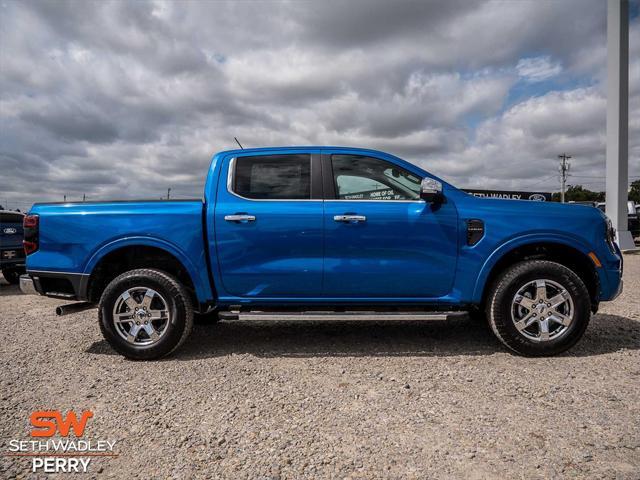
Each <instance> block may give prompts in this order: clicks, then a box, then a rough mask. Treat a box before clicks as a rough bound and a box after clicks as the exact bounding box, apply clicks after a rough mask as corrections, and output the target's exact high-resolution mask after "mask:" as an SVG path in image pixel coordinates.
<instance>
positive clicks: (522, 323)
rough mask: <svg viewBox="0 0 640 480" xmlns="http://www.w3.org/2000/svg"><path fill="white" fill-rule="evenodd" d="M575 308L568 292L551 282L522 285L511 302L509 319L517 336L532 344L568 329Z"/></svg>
mask: <svg viewBox="0 0 640 480" xmlns="http://www.w3.org/2000/svg"><path fill="white" fill-rule="evenodd" d="M574 315H575V309H574V306H573V300H572V299H571V295H570V294H569V292H568V291H567V290H566V289H565V288H564V287H563V286H562V285H560V284H559V283H557V282H554V281H553V280H547V279H539V280H533V281H531V282H528V283H526V284H525V285H523V286H522V287H521V288H520V289H519V290H518V292H517V293H516V294H515V296H514V297H513V301H512V302H511V319H512V320H513V324H514V325H515V327H516V328H517V329H518V331H519V332H520V334H522V335H523V336H524V337H526V338H528V339H529V340H533V341H534V342H546V341H549V340H555V339H557V338H559V337H561V336H562V335H564V334H565V332H566V331H567V330H568V328H569V326H570V325H571V323H572V322H573V316H574Z"/></svg>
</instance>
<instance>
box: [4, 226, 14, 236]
mask: <svg viewBox="0 0 640 480" xmlns="http://www.w3.org/2000/svg"><path fill="white" fill-rule="evenodd" d="M17 231H18V230H17V229H15V228H5V229H4V230H3V232H4V233H6V234H7V235H13V234H14V233H16V232H17Z"/></svg>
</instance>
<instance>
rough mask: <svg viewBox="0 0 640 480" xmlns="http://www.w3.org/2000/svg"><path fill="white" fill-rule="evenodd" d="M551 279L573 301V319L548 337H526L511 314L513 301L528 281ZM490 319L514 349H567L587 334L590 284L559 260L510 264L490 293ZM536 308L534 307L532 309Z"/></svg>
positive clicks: (535, 353)
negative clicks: (540, 339)
mask: <svg viewBox="0 0 640 480" xmlns="http://www.w3.org/2000/svg"><path fill="white" fill-rule="evenodd" d="M538 279H548V280H551V281H553V282H556V283H557V284H559V285H560V286H562V287H563V288H564V289H565V290H566V291H567V293H568V294H569V295H570V296H571V301H572V302H573V308H574V313H573V320H572V322H571V323H570V324H569V325H568V327H567V328H566V330H565V331H564V332H563V333H562V334H561V335H558V337H557V338H551V339H549V340H547V341H535V340H532V339H529V338H527V336H525V335H524V334H522V333H521V332H520V331H519V330H518V329H517V328H516V325H515V323H514V320H513V318H512V306H513V305H512V302H513V299H514V297H515V295H516V293H518V290H519V289H520V288H521V287H522V286H523V285H525V284H527V283H528V282H532V281H534V280H538ZM488 305H489V311H488V315H487V317H488V320H489V325H490V326H491V329H492V330H493V333H494V334H495V335H496V337H498V339H499V340H500V341H501V342H502V343H503V344H504V345H506V346H507V347H508V348H510V349H511V350H513V351H514V352H516V353H518V354H520V355H524V356H530V357H539V356H550V355H556V354H558V353H561V352H564V351H565V350H568V349H569V348H571V347H572V346H573V345H575V344H576V343H577V342H578V340H580V338H582V335H583V334H584V332H585V330H586V329H587V326H588V325H589V320H590V317H591V300H590V297H589V292H588V290H587V287H586V286H585V285H584V283H583V281H582V280H581V279H580V277H578V276H577V275H576V274H575V273H574V272H573V271H571V270H569V269H568V268H567V267H565V266H563V265H560V264H559V263H555V262H550V261H546V260H531V261H525V262H521V263H518V264H516V265H513V266H512V267H510V268H508V269H507V270H506V271H505V272H504V273H503V274H501V275H500V277H499V278H498V279H497V280H496V281H495V282H494V283H493V285H492V288H491V290H490V292H489V296H488ZM532 311H533V310H532Z"/></svg>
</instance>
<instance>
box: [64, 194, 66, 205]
mask: <svg viewBox="0 0 640 480" xmlns="http://www.w3.org/2000/svg"><path fill="white" fill-rule="evenodd" d="M64 203H67V196H66V195H65V196H64Z"/></svg>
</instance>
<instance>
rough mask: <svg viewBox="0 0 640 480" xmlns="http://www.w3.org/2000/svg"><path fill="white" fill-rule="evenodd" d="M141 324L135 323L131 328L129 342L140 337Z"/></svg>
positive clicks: (128, 336)
mask: <svg viewBox="0 0 640 480" xmlns="http://www.w3.org/2000/svg"><path fill="white" fill-rule="evenodd" d="M140 328H141V327H140V325H136V324H133V325H131V328H130V329H129V334H128V335H127V341H128V342H129V343H135V342H136V338H138V334H139V333H140Z"/></svg>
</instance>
